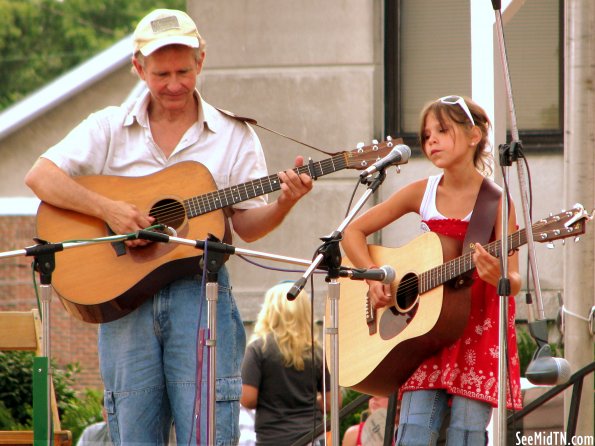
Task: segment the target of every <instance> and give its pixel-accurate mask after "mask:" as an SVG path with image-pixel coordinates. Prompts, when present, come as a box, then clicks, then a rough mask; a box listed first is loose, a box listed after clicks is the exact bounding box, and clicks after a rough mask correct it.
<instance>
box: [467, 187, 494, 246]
mask: <svg viewBox="0 0 595 446" xmlns="http://www.w3.org/2000/svg"><path fill="white" fill-rule="evenodd" d="M501 195H502V191H501V189H500V188H499V187H498V186H497V185H496V183H494V182H493V181H491V180H490V179H488V178H484V179H483V182H482V183H481V187H480V189H479V193H478V194H477V198H476V199H475V206H474V207H473V213H472V214H471V220H470V221H469V226H468V227H467V234H466V235H465V241H464V242H463V252H462V254H467V253H468V252H470V251H472V249H473V243H480V244H481V245H482V246H483V245H485V244H486V243H488V242H489V241H490V237H491V235H492V232H493V230H494V226H495V225H496V212H497V211H498V202H499V201H500V197H501Z"/></svg>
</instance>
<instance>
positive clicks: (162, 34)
mask: <svg viewBox="0 0 595 446" xmlns="http://www.w3.org/2000/svg"><path fill="white" fill-rule="evenodd" d="M133 37H134V38H133V42H134V50H133V58H132V63H133V65H134V69H135V71H136V73H137V74H138V76H139V77H140V78H141V79H142V80H143V81H144V82H145V83H146V86H147V89H148V91H147V92H146V93H145V94H144V95H142V96H141V97H139V98H138V99H137V100H135V101H133V102H132V103H125V104H123V105H122V106H120V107H108V108H106V109H104V110H100V111H98V112H97V113H94V114H91V115H90V116H89V117H88V118H87V119H86V120H85V121H83V122H82V123H81V124H79V125H78V126H77V127H76V128H75V129H73V130H72V131H71V132H70V133H69V134H68V135H67V136H66V137H65V138H64V139H63V140H62V141H61V142H59V143H58V144H57V145H55V146H53V147H51V148H50V149H48V151H47V152H45V153H44V154H43V155H42V156H41V157H40V159H39V160H38V161H37V162H36V163H35V165H34V166H33V167H32V169H31V170H30V171H29V173H28V174H27V176H26V178H25V182H26V184H27V185H28V186H29V187H30V188H31V189H32V190H33V191H34V192H35V193H36V194H37V196H38V197H39V198H40V199H42V200H43V201H45V202H47V203H50V204H53V205H55V206H58V207H61V208H66V209H71V210H74V211H77V212H79V213H83V214H88V215H91V216H93V217H96V218H99V219H101V220H104V221H105V222H106V223H107V224H108V225H109V227H110V228H111V229H112V230H113V231H114V232H115V233H116V234H124V233H129V232H134V231H137V230H139V229H141V228H145V227H147V226H149V225H151V223H152V222H153V221H154V220H153V218H152V217H150V216H149V215H146V214H144V213H142V212H140V211H139V209H137V207H135V206H134V205H133V204H131V203H126V202H123V201H117V200H112V199H109V198H107V197H105V196H101V195H99V194H98V193H96V192H94V191H92V190H89V189H87V188H85V187H83V186H81V185H79V184H78V183H77V182H75V181H74V180H73V179H72V177H74V176H77V175H89V174H102V175H125V176H141V175H146V174H150V173H154V172H156V171H159V170H161V169H163V168H165V167H168V166H171V165H172V164H175V163H177V162H180V161H187V160H195V161H199V162H201V163H202V164H203V165H204V166H206V167H207V168H208V169H209V171H210V172H211V174H212V175H213V177H214V179H215V182H216V183H217V187H218V188H223V187H228V186H233V185H235V184H240V183H243V182H247V181H251V180H253V179H257V178H261V177H263V176H266V175H267V171H266V164H265V160H264V155H263V152H262V148H261V146H260V143H259V141H258V138H257V137H256V135H255V133H254V131H253V130H252V129H251V128H250V127H249V126H248V125H246V124H245V123H243V122H239V121H237V120H235V119H232V118H230V117H228V116H226V115H224V114H222V113H221V112H219V111H218V110H216V109H215V108H213V107H212V106H211V105H209V104H208V103H206V102H205V101H203V100H202V98H201V97H200V95H199V93H198V91H197V90H196V77H197V76H198V74H199V73H200V72H201V69H202V67H203V63H204V58H205V42H204V40H203V39H202V38H201V36H200V35H199V33H198V30H197V28H196V25H195V23H194V22H193V21H192V19H191V18H190V17H189V16H188V15H187V14H185V13H183V12H181V11H176V10H163V9H162V10H155V11H153V12H151V13H150V14H148V15H147V16H146V17H145V18H143V19H142V20H141V21H140V22H139V24H138V26H137V28H136V30H135V32H134V36H133ZM302 164H303V159H302V158H301V157H298V158H297V159H296V166H299V165H302ZM279 178H280V179H281V181H282V184H281V192H280V194H279V196H278V198H277V200H276V201H274V202H272V203H269V204H267V203H266V200H265V198H264V197H257V198H253V199H250V200H248V201H244V202H241V203H237V204H236V205H234V206H233V209H230V210H229V211H230V212H229V214H231V217H230V220H231V224H232V226H233V229H234V230H235V232H236V233H237V234H238V235H239V236H240V237H241V238H242V239H243V240H244V241H253V240H256V239H258V238H260V237H262V236H264V235H266V234H267V233H269V232H270V231H271V230H273V229H274V228H275V227H277V226H278V225H279V224H280V223H281V222H282V220H283V218H284V217H285V216H286V215H287V213H288V212H289V211H290V209H291V208H292V206H293V205H294V204H295V203H296V202H297V201H298V200H299V199H300V198H301V197H302V196H303V195H305V194H306V193H307V192H308V191H309V190H310V189H311V188H312V180H311V178H310V177H308V176H307V175H304V174H302V175H297V174H296V173H295V172H294V171H292V170H288V171H286V172H281V173H279ZM188 181H192V178H188ZM126 243H127V244H128V247H129V248H130V249H143V248H142V245H144V244H146V243H148V242H146V241H142V240H135V241H128V242H126ZM123 274H125V272H123ZM108 280H109V278H108ZM200 282H201V277H200V276H197V277H183V278H181V279H178V280H175V281H174V282H171V283H170V284H169V285H167V286H165V287H164V288H162V289H161V290H160V291H159V292H158V293H156V294H155V295H154V296H153V298H152V299H148V300H147V301H145V302H144V303H143V304H142V305H141V306H140V307H138V308H137V309H135V310H134V311H132V312H131V313H129V314H127V315H126V316H124V317H122V318H120V319H117V320H115V321H112V322H108V323H103V324H101V325H100V329H99V358H100V368H101V374H102V378H103V381H104V386H105V395H104V399H105V407H106V410H107V413H108V422H109V429H110V433H111V436H112V440H113V441H114V443H115V444H132V443H136V444H142V443H146V444H149V443H150V444H163V443H165V442H166V439H167V438H168V430H169V426H170V425H171V420H172V418H173V420H174V422H175V427H176V436H177V438H178V441H180V442H181V443H183V444H187V443H188V442H190V443H191V444H195V438H196V434H197V430H198V429H197V426H200V431H201V436H200V444H206V439H205V435H206V430H207V429H206V422H207V416H206V412H205V408H206V407H207V405H206V401H207V397H208V394H207V375H206V373H202V381H201V382H202V385H201V386H199V387H198V389H196V386H195V379H196V378H195V377H196V376H200V375H201V374H200V373H197V362H198V360H197V354H196V352H197V348H196V343H197V341H196V339H197V332H198V330H199V329H200V328H204V327H205V326H206V323H207V317H206V304H203V301H204V295H203V293H201V287H200ZM218 289H219V296H218V301H217V321H218V325H217V333H218V336H217V337H218V339H217V389H216V398H217V427H216V430H217V444H236V443H237V441H238V438H239V428H238V416H239V398H240V394H241V378H240V368H241V361H242V357H243V353H244V348H245V334H244V329H243V326H242V321H241V319H240V316H239V313H238V310H237V308H236V306H235V304H234V302H233V297H232V295H231V287H230V284H229V277H228V274H227V271H226V269H225V268H222V269H221V270H220V272H219V287H218ZM199 323H200V326H199ZM205 357H206V355H205ZM205 362H208V361H203V364H202V365H203V366H205V364H204V363H205ZM203 370H206V369H205V368H204V367H203ZM196 390H198V391H196ZM195 398H196V399H198V398H200V401H201V402H202V406H201V407H202V408H203V410H201V411H199V417H200V423H196V420H194V415H193V414H194V406H195ZM211 442H212V439H211Z"/></svg>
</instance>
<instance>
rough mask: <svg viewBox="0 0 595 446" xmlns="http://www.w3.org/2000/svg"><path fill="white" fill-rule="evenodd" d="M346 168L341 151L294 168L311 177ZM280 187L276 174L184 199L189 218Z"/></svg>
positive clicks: (298, 172)
mask: <svg viewBox="0 0 595 446" xmlns="http://www.w3.org/2000/svg"><path fill="white" fill-rule="evenodd" d="M345 168H347V160H346V156H345V154H343V153H340V154H337V155H335V156H333V157H332V158H327V159H325V160H322V161H316V162H314V161H310V162H309V163H308V164H306V165H304V166H301V167H296V168H294V169H293V171H294V172H295V173H297V174H298V175H299V174H302V173H305V174H307V175H309V176H310V177H311V178H313V179H317V178H318V177H322V176H324V175H328V174H331V173H333V172H337V171H339V170H343V169H345ZM279 189H281V180H280V179H279V176H278V175H277V174H274V175H269V176H268V177H264V178H259V179H257V180H252V181H248V182H246V183H242V184H238V185H236V186H231V187H227V188H225V189H220V190H216V191H213V192H209V193H207V194H203V195H199V196H196V197H192V198H188V199H186V200H184V207H185V208H186V212H187V215H188V218H193V217H198V216H199V215H203V214H206V213H208V212H212V211H215V210H217V209H222V208H225V207H227V206H231V205H234V204H236V203H240V202H242V201H246V200H249V199H251V198H254V197H259V196H261V195H265V194H268V193H271V192H275V191H277V190H279Z"/></svg>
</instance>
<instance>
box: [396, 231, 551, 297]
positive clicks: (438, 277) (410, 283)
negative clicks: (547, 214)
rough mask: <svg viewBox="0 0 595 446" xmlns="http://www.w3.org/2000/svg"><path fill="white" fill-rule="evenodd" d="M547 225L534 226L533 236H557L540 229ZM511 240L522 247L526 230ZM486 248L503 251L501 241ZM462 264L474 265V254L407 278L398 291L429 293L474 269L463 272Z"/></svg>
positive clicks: (516, 234)
mask: <svg viewBox="0 0 595 446" xmlns="http://www.w3.org/2000/svg"><path fill="white" fill-rule="evenodd" d="M547 224H548V222H547V221H546V222H542V221H540V222H538V223H536V224H535V225H533V231H532V234H533V236H535V235H536V234H544V233H545V234H555V230H550V231H541V230H539V228H541V227H543V226H545V225H547ZM509 239H510V241H517V246H520V245H522V244H524V243H525V242H526V231H525V230H524V229H522V230H520V231H516V232H515V233H514V234H511V235H510V236H509ZM484 248H485V249H486V250H487V251H488V252H490V253H492V254H496V255H497V256H499V255H500V250H501V240H495V241H493V242H490V243H488V244H487V245H485V246H484ZM461 264H462V265H463V267H466V266H467V265H469V264H470V265H473V253H467V254H465V255H463V256H460V257H457V258H455V259H452V260H450V261H448V262H446V263H443V264H442V265H439V266H437V267H435V268H432V269H430V270H428V271H424V272H423V273H420V274H419V275H418V276H417V277H413V278H407V279H405V280H404V281H402V282H401V283H400V284H399V286H398V289H397V290H398V291H399V292H404V293H411V292H413V291H417V293H416V294H423V293H424V292H427V291H429V290H431V289H433V288H435V287H437V286H439V285H441V284H443V283H445V282H448V281H449V280H451V279H453V278H455V277H457V276H459V275H461V274H463V273H465V272H467V271H469V270H471V269H472V267H470V268H468V269H467V270H465V271H461ZM455 265H456V266H455ZM420 283H422V284H424V285H425V286H427V288H425V287H420V285H419V284H420ZM420 288H423V291H422V292H419V289H420Z"/></svg>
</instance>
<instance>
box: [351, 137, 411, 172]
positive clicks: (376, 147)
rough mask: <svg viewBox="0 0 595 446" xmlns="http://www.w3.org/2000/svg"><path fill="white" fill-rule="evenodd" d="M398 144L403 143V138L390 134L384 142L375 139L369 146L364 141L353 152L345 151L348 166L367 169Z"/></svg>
mask: <svg viewBox="0 0 595 446" xmlns="http://www.w3.org/2000/svg"><path fill="white" fill-rule="evenodd" d="M397 144H403V139H402V138H396V139H392V138H391V137H390V136H387V137H386V140H385V141H382V142H378V141H376V140H374V141H372V144H370V145H368V146H365V145H364V144H363V143H361V144H358V146H357V149H355V150H352V151H351V152H345V154H344V155H345V164H346V168H347V169H357V170H364V169H367V168H368V167H369V166H371V165H372V164H374V163H375V162H376V161H378V160H379V159H381V158H384V157H385V156H386V155H388V154H389V153H390V152H391V150H392V149H393V148H394V147H395V146H396V145H397Z"/></svg>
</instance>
